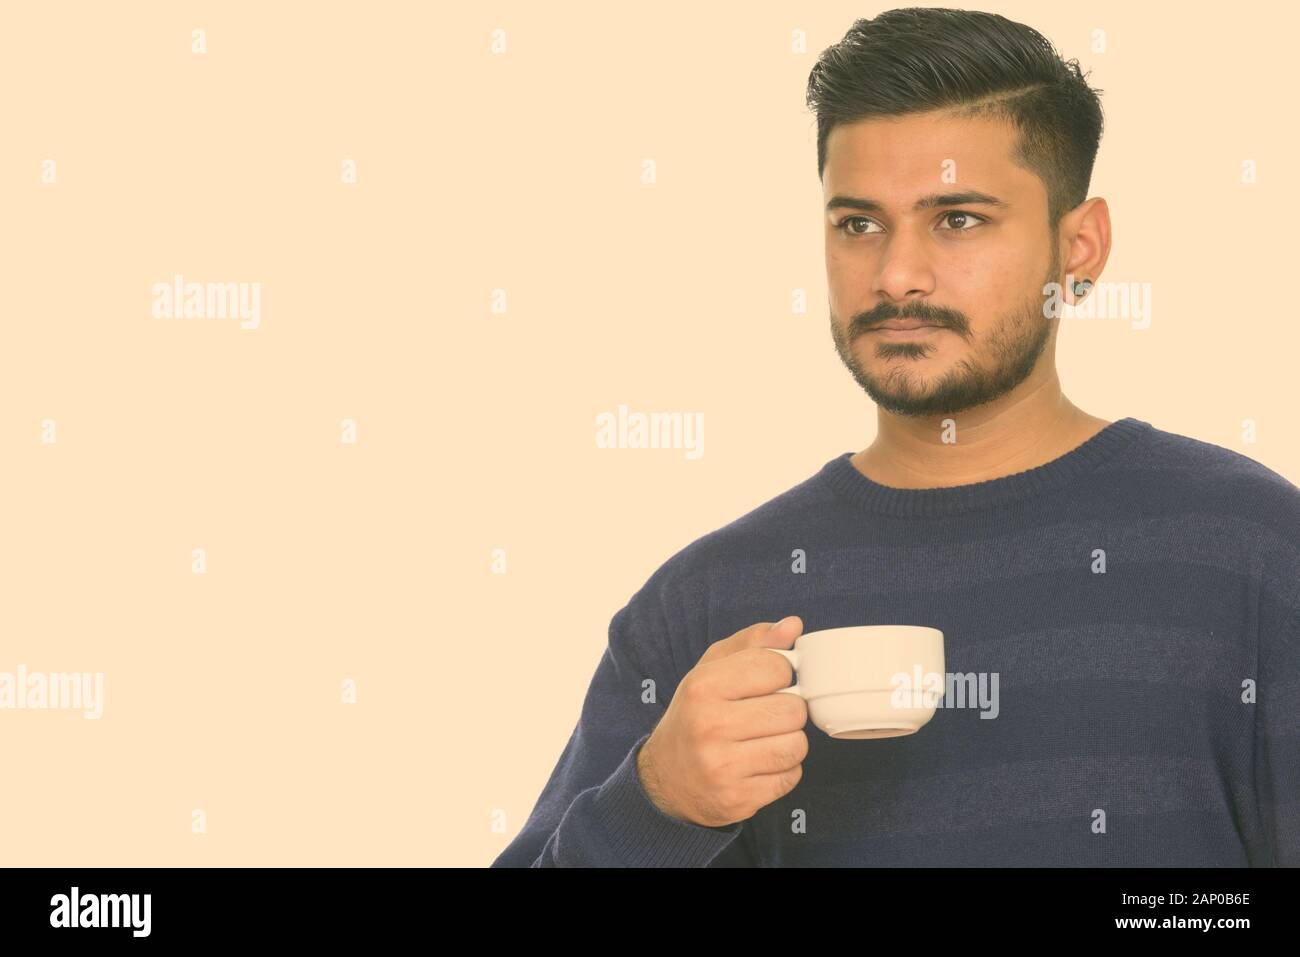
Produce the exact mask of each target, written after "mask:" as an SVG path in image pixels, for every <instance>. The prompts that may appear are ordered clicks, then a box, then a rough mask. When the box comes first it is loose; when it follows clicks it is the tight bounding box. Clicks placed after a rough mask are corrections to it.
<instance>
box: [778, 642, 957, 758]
mask: <svg viewBox="0 0 1300 957" xmlns="http://www.w3.org/2000/svg"><path fill="white" fill-rule="evenodd" d="M768 651H775V652H776V653H777V654H778V655H782V656H783V657H785V659H786V660H787V661H789V662H790V664H791V665H792V666H793V668H794V670H795V676H796V678H797V683H796V684H793V685H791V686H790V687H788V688H781V689H780V691H781V692H783V693H786V694H797V695H799V696H800V697H802V698H803V699H804V700H805V701H807V702H808V716H809V717H810V718H812V722H813V724H815V725H817V727H819V728H821V729H822V730H823V731H825V732H826V733H827V734H829V735H830V736H831V737H832V738H893V737H897V736H899V735H903V734H915V733H916V732H917V731H918V730H920V729H921V727H922V726H924V725H925V723H926V722H927V721H929V720H930V719H931V718H932V717H934V711H935V709H936V708H937V707H938V706H939V699H940V698H942V697H943V692H944V685H945V675H944V670H943V669H944V660H943V632H941V631H940V630H939V629H937V628H929V627H927V626H925V625H852V626H850V627H847V628H827V629H825V630H823V631H810V632H807V633H806V634H802V635H800V636H799V637H798V638H797V639H795V643H794V648H793V649H792V650H787V649H785V648H769V649H768Z"/></svg>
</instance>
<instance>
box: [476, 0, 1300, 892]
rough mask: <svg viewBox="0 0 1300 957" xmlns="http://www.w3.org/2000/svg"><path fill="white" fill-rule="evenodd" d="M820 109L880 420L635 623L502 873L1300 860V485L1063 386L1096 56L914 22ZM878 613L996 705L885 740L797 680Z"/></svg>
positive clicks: (630, 622)
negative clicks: (1094, 404) (1058, 294)
mask: <svg viewBox="0 0 1300 957" xmlns="http://www.w3.org/2000/svg"><path fill="white" fill-rule="evenodd" d="M808 93H809V103H810V105H811V106H812V107H813V108H814V109H815V110H816V112H817V116H818V126H819V140H818V172H819V175H820V177H821V180H822V184H823V193H824V200H825V207H826V208H825V216H826V226H825V229H826V265H827V275H828V280H829V287H830V317H831V334H832V338H833V341H834V343H835V347H836V349H837V350H838V352H839V355H840V357H841V358H842V360H843V361H844V364H845V365H846V366H847V368H848V369H849V371H850V373H851V374H852V375H853V377H854V378H855V379H856V380H857V382H858V383H859V384H860V385H861V386H862V388H863V389H864V390H865V391H866V393H867V394H868V395H869V396H870V397H871V398H872V399H873V400H874V401H875V402H876V404H877V413H878V430H877V436H876V438H875V440H874V441H873V442H872V444H871V445H870V446H869V447H867V448H866V449H863V450H862V451H860V452H857V453H855V454H850V453H848V452H846V453H844V454H842V455H840V456H837V457H835V458H833V459H832V460H830V461H829V462H827V463H826V464H825V465H824V466H822V467H821V468H820V470H818V471H817V472H816V473H815V474H813V475H812V476H811V477H810V478H808V479H807V480H805V481H803V482H801V483H800V484H798V485H796V486H795V487H794V488H792V489H789V490H788V491H786V492H785V493H783V494H781V495H780V496H778V497H776V498H774V499H772V500H771V501H769V502H767V503H765V504H764V505H762V506H761V507H759V508H757V509H755V510H753V511H752V512H750V513H748V514H746V515H744V516H742V517H741V518H738V519H736V520H735V521H733V522H731V523H730V524H729V525H726V526H725V527H722V528H719V529H717V530H716V531H714V532H712V533H710V534H708V535H706V536H704V537H702V538H700V539H698V540H697V541H695V542H693V543H691V544H690V545H688V546H687V547H685V548H683V549H682V550H680V551H679V552H677V553H676V554H675V555H673V556H672V557H671V558H669V559H668V560H667V561H666V562H665V563H664V564H663V565H662V566H661V567H660V568H659V569H658V570H657V571H656V572H655V573H654V574H653V575H652V576H651V577H650V579H649V581H647V582H646V584H645V585H644V586H643V587H642V588H641V589H640V590H639V591H638V592H637V593H636V594H635V595H634V596H633V597H632V599H631V600H630V601H629V602H628V604H627V605H626V606H625V607H624V608H623V609H621V610H620V611H619V612H618V613H617V614H616V615H615V616H614V618H613V621H612V622H611V624H610V630H609V647H608V649H607V650H606V652H605V653H604V655H603V657H602V659H601V661H600V663H599V666H598V668H597V670H596V673H595V676H594V678H593V679H592V682H591V685H590V688H589V690H588V693H587V697H586V700H585V702H584V704H583V709H582V713H581V716H580V718H579V720H578V724H577V727H576V728H575V729H574V732H573V735H572V737H571V738H570V740H569V743H568V745H567V747H566V748H565V750H564V752H563V754H562V755H561V756H560V759H559V763H558V764H557V766H556V768H555V770H554V772H553V774H552V776H551V778H550V780H549V782H548V783H547V785H546V787H545V789H544V790H543V792H542V795H541V797H540V799H539V800H538V802H537V804H536V806H535V807H534V808H533V811H532V814H531V816H530V817H529V819H528V821H527V822H526V823H525V825H524V827H523V829H522V831H520V833H519V834H518V835H517V836H516V837H515V838H514V840H513V841H512V842H511V843H510V845H509V846H508V847H506V848H505V850H504V851H503V852H502V853H501V854H500V856H499V857H498V858H497V859H496V862H495V866H534V867H557V866H584V865H586V866H647V865H668V866H710V867H721V866H759V865H761V866H778V865H838V866H842V865H865V866H912V865H956V866H988V865H1002V866H1020V865H1076V866H1086V867H1091V866H1110V865H1133V866H1167V865H1180V866H1215V865H1219V866H1270V865H1291V866H1294V865H1297V864H1300V804H1298V799H1300V719H1298V718H1297V712H1298V708H1297V704H1296V698H1295V695H1296V693H1297V692H1300V489H1297V488H1296V487H1295V486H1294V485H1293V484H1291V483H1290V482H1288V481H1287V480H1286V479H1284V478H1283V477H1281V476H1279V475H1277V474H1276V473H1274V472H1272V471H1270V470H1269V469H1267V468H1265V467H1264V466H1262V465H1260V464H1258V463H1256V462H1254V461H1253V460H1251V459H1249V458H1247V457H1245V456H1243V455H1240V454H1238V453H1235V452H1232V451H1229V450H1226V449H1223V448H1219V447H1217V446H1214V445H1210V444H1207V443H1204V442H1199V441H1197V440H1194V439H1190V438H1186V437H1183V436H1180V435H1176V434H1172V433H1169V432H1165V431H1163V430H1160V429H1157V428H1155V427H1153V426H1152V425H1150V424H1149V423H1147V422H1145V421H1142V420H1140V419H1136V418H1132V417H1128V418H1122V419H1119V420H1118V421H1108V420H1106V419H1103V418H1099V417H1097V416H1093V415H1090V414H1088V413H1086V412H1084V411H1083V410H1081V409H1079V408H1078V407H1076V406H1075V405H1074V404H1072V403H1071V402H1070V401H1069V399H1067V398H1066V397H1065V396H1064V395H1063V394H1062V392H1061V387H1060V382H1059V381H1058V378H1057V375H1056V370H1055V364H1054V363H1055V347H1056V335H1057V329H1058V326H1059V318H1058V317H1057V315H1056V313H1054V312H1053V311H1052V310H1051V309H1045V304H1046V303H1047V300H1048V299H1049V298H1050V297H1051V295H1052V293H1053V290H1054V289H1055V288H1058V287H1059V288H1063V289H1064V295H1063V298H1064V299H1065V300H1066V301H1070V302H1073V301H1078V299H1079V298H1080V297H1081V296H1082V295H1086V293H1087V289H1088V287H1089V285H1090V284H1094V283H1096V282H1097V280H1098V277H1100V275H1101V273H1102V269H1103V267H1104V266H1105V264H1106V258H1107V255H1108V252H1109V249H1110V220H1109V215H1108V212H1107V208H1106V203H1105V201H1104V200H1102V199H1100V198H1093V199H1087V198H1086V197H1087V190H1088V185H1089V179H1090V176H1091V172H1092V165H1093V160H1094V157H1095V155H1096V151H1097V147H1098V143H1099V140H1100V135H1101V127H1102V114H1101V109H1100V106H1099V104H1098V101H1097V96H1096V94H1095V92H1094V91H1093V90H1091V89H1089V87H1088V85H1087V83H1086V82H1085V80H1084V78H1083V77H1082V76H1081V74H1080V72H1079V69H1078V64H1077V63H1075V62H1074V61H1071V62H1069V63H1065V62H1062V61H1061V59H1060V57H1059V56H1058V55H1057V54H1056V53H1055V51H1054V50H1053V49H1052V48H1051V45H1050V44H1049V43H1047V41H1045V40H1044V39H1043V38H1042V37H1041V36H1040V35H1039V34H1037V33H1036V32H1035V31H1033V30H1031V29H1029V28H1028V27H1025V26H1023V25H1020V24H1016V23H1012V22H1009V21H1007V20H1005V19H1003V18H1002V17H998V16H994V15H990V14H985V13H979V12H967V11H953V10H927V9H908V10H894V11H890V12H888V13H885V14H882V15H881V16H879V17H877V18H875V19H873V20H861V21H858V22H857V23H855V24H854V26H853V28H852V29H851V30H850V31H849V33H848V35H847V36H846V37H845V38H844V39H843V41H841V42H840V43H839V44H837V45H836V46H834V47H831V48H830V49H828V50H826V51H825V52H824V53H823V55H822V57H821V58H820V60H819V62H818V63H817V65H816V67H815V68H814V70H813V72H812V75H811V77H810V79H809V89H808ZM1054 284H1055V285H1054ZM773 622H778V624H777V625H776V626H773ZM875 623H883V624H920V625H929V626H932V627H934V628H938V629H939V630H940V631H942V632H943V635H944V650H945V655H946V662H945V667H946V670H947V672H948V674H949V675H956V676H961V677H963V678H964V679H966V680H968V681H969V685H968V687H969V688H970V689H978V691H977V693H976V694H975V695H973V700H972V698H968V699H967V700H966V702H965V706H964V707H953V704H954V702H952V701H945V702H944V704H943V705H942V706H941V707H940V708H939V709H938V710H937V711H936V712H935V715H934V717H933V718H932V719H931V721H930V722H929V723H928V724H927V725H926V726H925V727H923V728H922V729H921V730H920V731H918V732H917V733H915V734H911V735H906V736H902V737H895V738H888V739H880V740H866V741H863V740H840V739H833V738H831V737H829V736H827V735H826V734H825V733H824V732H822V731H821V730H820V729H818V728H817V727H816V726H814V725H811V724H810V723H808V716H807V705H806V703H805V702H804V701H803V700H802V698H800V697H798V696H797V695H790V694H779V693H777V692H778V690H779V689H780V688H782V687H785V686H787V685H788V684H789V683H790V681H791V679H792V672H791V669H790V665H789V664H788V663H786V662H785V661H784V660H783V659H782V658H781V657H780V656H777V655H774V654H771V652H770V651H767V650H766V649H767V648H775V647H780V648H789V647H791V646H792V644H793V642H794V639H795V637H796V636H797V635H798V634H799V633H800V632H801V631H813V630H822V629H826V628H835V627H840V626H846V625H859V624H875ZM949 687H952V685H951V684H950V685H949Z"/></svg>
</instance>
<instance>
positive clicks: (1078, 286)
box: [1074, 279, 1092, 296]
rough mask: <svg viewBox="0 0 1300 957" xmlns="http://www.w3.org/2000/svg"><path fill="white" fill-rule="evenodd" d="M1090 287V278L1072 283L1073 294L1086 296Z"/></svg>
mask: <svg viewBox="0 0 1300 957" xmlns="http://www.w3.org/2000/svg"><path fill="white" fill-rule="evenodd" d="M1090 289H1092V280H1091V279H1080V280H1079V281H1077V282H1076V283H1075V284H1074V294H1075V295H1076V296H1086V295H1087V294H1088V290H1090Z"/></svg>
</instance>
